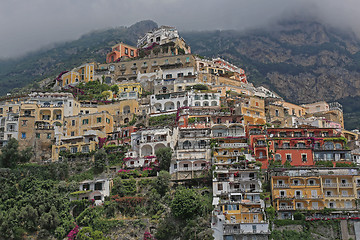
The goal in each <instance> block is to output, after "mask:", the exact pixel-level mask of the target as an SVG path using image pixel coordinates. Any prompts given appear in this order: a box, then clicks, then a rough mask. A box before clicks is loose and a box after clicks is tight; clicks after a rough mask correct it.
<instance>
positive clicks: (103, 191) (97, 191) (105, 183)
mask: <svg viewBox="0 0 360 240" xmlns="http://www.w3.org/2000/svg"><path fill="white" fill-rule="evenodd" d="M111 187H112V180H109V179H94V180H86V181H83V182H81V183H80V186H79V191H78V192H74V193H71V194H70V201H74V200H82V199H89V200H91V199H94V200H95V204H96V205H99V204H102V203H103V202H104V201H105V197H108V196H110V191H111Z"/></svg>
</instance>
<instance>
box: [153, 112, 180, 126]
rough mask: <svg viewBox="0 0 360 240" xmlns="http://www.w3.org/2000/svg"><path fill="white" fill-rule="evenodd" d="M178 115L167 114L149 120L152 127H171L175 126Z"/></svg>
mask: <svg viewBox="0 0 360 240" xmlns="http://www.w3.org/2000/svg"><path fill="white" fill-rule="evenodd" d="M175 119H176V114H166V115H160V116H156V117H150V118H149V126H150V127H158V126H171V125H173V124H174V122H175Z"/></svg>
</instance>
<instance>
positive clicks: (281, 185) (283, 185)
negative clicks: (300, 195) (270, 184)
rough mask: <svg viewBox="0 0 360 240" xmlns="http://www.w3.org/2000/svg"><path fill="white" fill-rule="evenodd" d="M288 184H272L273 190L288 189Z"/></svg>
mask: <svg viewBox="0 0 360 240" xmlns="http://www.w3.org/2000/svg"><path fill="white" fill-rule="evenodd" d="M288 187H289V184H274V188H288Z"/></svg>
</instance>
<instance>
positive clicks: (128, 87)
mask: <svg viewBox="0 0 360 240" xmlns="http://www.w3.org/2000/svg"><path fill="white" fill-rule="evenodd" d="M117 85H118V87H119V93H122V92H137V93H138V94H142V91H143V89H142V87H141V84H140V83H118V84H117Z"/></svg>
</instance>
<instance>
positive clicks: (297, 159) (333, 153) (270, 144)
mask: <svg viewBox="0 0 360 240" xmlns="http://www.w3.org/2000/svg"><path fill="white" fill-rule="evenodd" d="M249 139H250V144H251V146H252V147H253V154H254V156H255V157H256V159H257V160H258V161H261V162H262V163H263V164H262V168H267V167H268V166H269V164H270V163H275V164H278V165H285V164H290V165H292V166H314V165H320V164H323V163H324V161H331V162H333V163H334V164H335V163H336V162H343V163H349V162H350V161H351V155H350V150H348V149H347V146H346V139H345V138H344V137H342V136H341V133H339V132H337V130H336V129H333V128H311V127H305V128H268V129H266V130H265V129H264V128H263V127H262V128H261V127H259V126H249ZM280 162H281V164H280Z"/></svg>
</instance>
